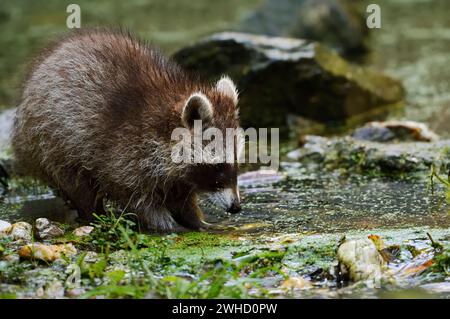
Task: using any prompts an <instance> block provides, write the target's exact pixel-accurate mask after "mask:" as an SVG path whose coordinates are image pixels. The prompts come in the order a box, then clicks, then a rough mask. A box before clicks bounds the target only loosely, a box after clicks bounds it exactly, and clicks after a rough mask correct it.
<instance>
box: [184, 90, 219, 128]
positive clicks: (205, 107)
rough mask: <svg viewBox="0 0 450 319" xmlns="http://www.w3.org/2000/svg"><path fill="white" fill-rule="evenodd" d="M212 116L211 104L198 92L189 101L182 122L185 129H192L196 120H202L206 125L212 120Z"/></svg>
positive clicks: (185, 106)
mask: <svg viewBox="0 0 450 319" xmlns="http://www.w3.org/2000/svg"><path fill="white" fill-rule="evenodd" d="M212 116H213V108H212V104H211V102H210V101H209V99H208V98H207V97H206V96H205V95H204V94H203V93H200V92H197V93H194V94H192V95H191V96H190V97H189V98H188V99H187V101H186V104H185V105H184V107H183V111H182V113H181V122H182V123H183V125H184V126H185V127H187V128H192V127H194V121H195V120H202V122H203V124H205V123H209V122H210V121H211V120H212Z"/></svg>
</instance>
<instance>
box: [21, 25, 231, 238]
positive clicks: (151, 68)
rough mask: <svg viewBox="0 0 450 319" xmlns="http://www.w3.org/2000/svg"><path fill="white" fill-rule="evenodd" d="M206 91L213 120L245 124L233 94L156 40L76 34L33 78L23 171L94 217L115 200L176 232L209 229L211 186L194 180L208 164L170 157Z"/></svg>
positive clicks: (27, 88) (24, 106) (24, 118)
mask: <svg viewBox="0 0 450 319" xmlns="http://www.w3.org/2000/svg"><path fill="white" fill-rule="evenodd" d="M197 91H201V92H202V93H203V94H205V95H206V96H207V97H208V98H209V100H210V101H211V104H212V105H213V106H214V116H213V120H212V121H213V122H212V123H211V125H213V126H215V127H218V128H219V129H222V130H225V128H227V127H232V128H236V127H238V119H237V117H236V114H235V108H236V106H235V105H234V103H233V101H232V100H231V99H230V98H229V97H228V96H224V95H223V94H222V93H221V92H219V91H217V90H216V89H215V88H214V86H213V85H211V84H209V83H204V82H202V81H200V80H199V78H198V77H197V76H195V75H192V74H189V73H187V72H185V71H184V70H182V69H181V68H180V67H179V66H178V65H177V64H175V63H174V62H172V61H171V60H168V59H166V58H165V57H164V56H163V55H162V54H161V53H160V52H159V51H158V50H156V49H154V48H152V47H151V46H149V45H148V44H146V43H144V42H141V41H138V40H136V39H135V38H133V37H132V36H131V35H129V34H127V33H124V32H117V31H108V30H84V31H78V32H74V33H72V34H70V35H69V36H67V37H65V38H64V39H62V40H60V41H58V42H56V43H55V44H53V45H52V46H51V47H49V48H48V49H47V50H45V51H44V53H43V54H42V55H41V56H40V57H39V58H37V59H36V60H35V61H34V63H33V65H32V66H31V69H30V72H29V76H28V77H27V79H26V80H25V82H24V85H23V93H22V97H21V101H20V105H19V107H18V110H17V115H16V120H15V126H14V132H13V151H14V154H15V156H16V160H17V163H18V170H19V171H20V172H21V173H22V174H27V175H31V176H34V177H36V178H38V179H41V180H43V181H44V182H46V183H48V184H49V185H50V186H51V187H53V188H55V189H57V190H59V191H60V192H61V193H62V194H63V195H64V196H65V197H66V198H67V199H68V200H70V202H71V203H72V204H73V205H74V206H75V207H76V208H77V209H78V211H79V213H80V215H82V216H83V217H85V218H90V216H91V215H92V213H93V212H94V211H95V212H97V213H102V212H103V203H104V200H105V199H108V200H112V201H115V202H116V203H118V204H119V206H120V207H122V208H123V209H125V208H126V209H127V210H128V211H131V212H133V213H136V214H137V215H139V216H140V220H141V221H142V222H144V224H146V225H147V226H148V227H149V228H150V229H154V230H171V229H172V227H173V224H174V223H173V221H176V222H178V223H179V224H181V225H182V226H185V227H188V228H193V229H201V228H204V227H206V226H205V225H206V224H205V223H204V222H203V217H202V213H201V211H200V209H199V208H198V206H197V193H198V192H199V189H200V188H201V185H197V184H193V183H191V181H190V180H189V178H188V176H189V173H192V172H193V170H192V169H195V170H197V171H195V172H196V173H199V171H198V169H200V168H198V167H195V168H192V167H189V166H186V165H174V164H173V163H172V162H171V160H170V158H168V157H169V154H170V145H171V140H170V139H171V133H172V131H173V130H174V129H175V128H177V127H181V126H182V125H181V121H180V116H181V112H182V108H183V106H184V104H185V102H186V100H187V98H188V97H189V96H190V95H191V94H192V93H194V92H197ZM200 173H201V171H200ZM235 173H236V172H233V174H234V175H235ZM204 174H205V176H204V178H205V179H211V178H213V179H214V178H215V176H208V174H209V173H208V171H205V173H204ZM213 175H214V174H213Z"/></svg>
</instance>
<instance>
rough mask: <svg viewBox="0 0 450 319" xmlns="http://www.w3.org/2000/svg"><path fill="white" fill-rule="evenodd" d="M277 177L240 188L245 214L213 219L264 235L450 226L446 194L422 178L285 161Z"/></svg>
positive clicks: (256, 180)
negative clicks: (324, 169)
mask: <svg viewBox="0 0 450 319" xmlns="http://www.w3.org/2000/svg"><path fill="white" fill-rule="evenodd" d="M249 174H250V175H251V174H252V173H249ZM249 174H247V175H249ZM281 174H284V176H285V177H284V178H283V179H282V180H281V181H278V182H275V183H271V182H268V183H267V182H265V181H258V179H259V177H258V176H255V179H254V180H253V183H254V184H253V185H252V184H251V183H249V182H248V181H247V185H242V186H241V196H242V200H243V203H244V205H243V212H242V213H240V214H237V215H229V216H225V215H224V214H223V213H221V212H217V213H216V214H215V216H219V219H221V220H222V222H224V223H227V224H231V225H235V226H237V227H238V228H239V227H240V226H244V225H246V224H247V226H244V227H243V230H245V231H246V232H253V233H256V234H267V235H270V234H275V233H292V232H307V233H330V232H345V231H348V230H364V229H371V228H380V227H385V228H404V227H414V226H431V227H443V228H445V227H448V226H449V225H450V216H449V214H448V212H449V211H450V205H448V204H447V203H446V201H445V194H444V192H443V190H442V188H441V187H440V185H436V189H435V191H434V192H432V191H431V189H430V188H429V185H428V184H427V183H428V180H427V179H426V177H423V178H419V179H400V180H399V179H393V178H389V177H365V176H362V175H354V176H350V177H346V176H340V175H339V174H338V173H333V174H330V173H329V172H322V171H319V170H315V169H308V168H306V167H302V168H299V166H298V165H297V164H287V163H286V164H285V165H284V172H282V173H281ZM286 176H287V177H286Z"/></svg>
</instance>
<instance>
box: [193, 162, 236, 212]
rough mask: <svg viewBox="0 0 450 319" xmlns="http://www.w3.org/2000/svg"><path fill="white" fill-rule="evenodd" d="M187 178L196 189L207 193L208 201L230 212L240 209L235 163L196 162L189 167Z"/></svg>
mask: <svg viewBox="0 0 450 319" xmlns="http://www.w3.org/2000/svg"><path fill="white" fill-rule="evenodd" d="M188 178H189V182H190V183H191V184H193V185H194V187H195V188H196V190H197V191H200V192H206V193H209V194H208V195H209V200H210V202H212V203H214V204H215V205H216V206H219V207H221V208H223V209H224V210H226V211H227V212H229V213H232V214H235V213H238V212H240V211H241V201H240V196H239V188H238V186H237V165H236V164H228V163H219V164H198V165H195V166H194V167H192V168H191V170H190V173H189V176H188Z"/></svg>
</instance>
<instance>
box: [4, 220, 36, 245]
mask: <svg viewBox="0 0 450 319" xmlns="http://www.w3.org/2000/svg"><path fill="white" fill-rule="evenodd" d="M32 231H33V227H32V226H31V225H30V224H28V223H26V222H18V223H14V224H12V225H11V228H10V229H9V231H8V233H7V234H8V236H10V237H11V238H12V239H13V240H23V241H31V239H32Z"/></svg>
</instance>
